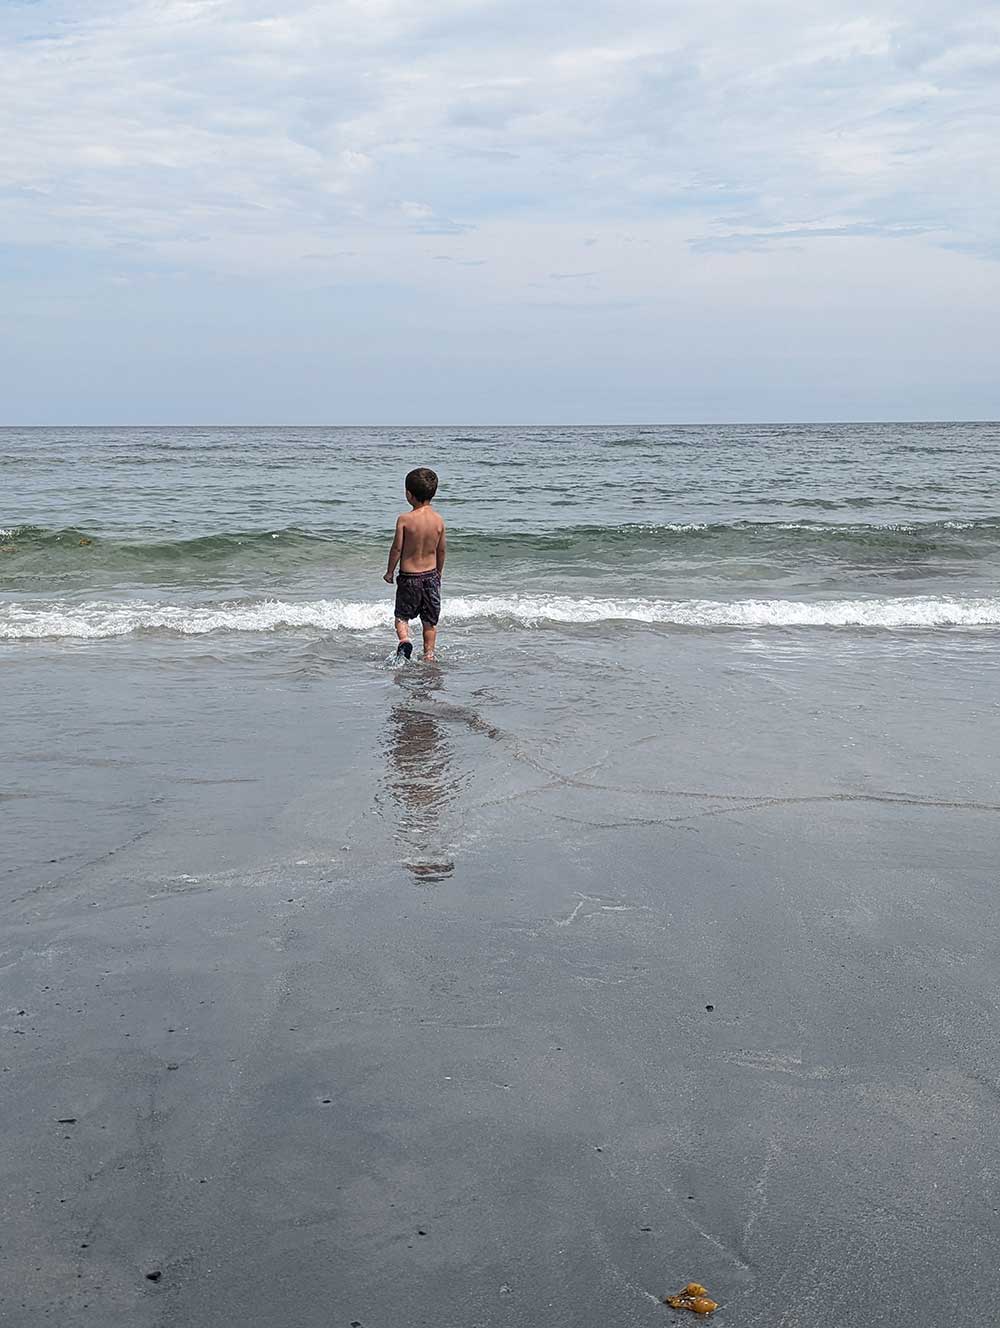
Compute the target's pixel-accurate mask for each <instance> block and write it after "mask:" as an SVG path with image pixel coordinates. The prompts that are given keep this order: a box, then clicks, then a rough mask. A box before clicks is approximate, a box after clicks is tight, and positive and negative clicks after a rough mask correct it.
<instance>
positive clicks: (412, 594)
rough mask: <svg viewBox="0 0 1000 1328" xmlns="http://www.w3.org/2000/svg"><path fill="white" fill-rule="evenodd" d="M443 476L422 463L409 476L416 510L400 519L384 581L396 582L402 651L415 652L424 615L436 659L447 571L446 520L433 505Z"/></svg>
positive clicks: (429, 650) (429, 652) (428, 647)
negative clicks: (415, 624) (413, 635)
mask: <svg viewBox="0 0 1000 1328" xmlns="http://www.w3.org/2000/svg"><path fill="white" fill-rule="evenodd" d="M437 486H438V478H437V476H436V475H435V474H434V472H433V470H428V468H427V467H426V466H419V467H418V468H417V469H416V470H411V471H410V473H409V475H407V477H406V501H407V502H408V503H409V504H410V507H411V508H412V511H409V512H403V513H402V514H401V515H400V516H399V517H398V518H397V519H396V532H395V534H394V535H393V537H392V546H391V548H390V549H389V565H388V567H386V569H385V576H384V577H383V578H382V579H383V581H387V582H388V583H389V584H390V585H392V583H393V581H396V567H397V565H398V566H399V580H398V581H396V605H395V609H394V615H395V623H396V636H397V637H398V638H399V648H398V650H397V651H396V653H397V655H400V656H402V657H403V658H404V659H409V658H410V656H411V654H412V653H413V644H412V642H411V641H410V622H411V621H412V619H414V618H419V619H420V622H421V625H422V627H423V631H424V659H433V658H434V643H435V641H436V640H437V624H438V618H439V617H440V615H441V573H442V572H443V571H444V560H445V557H446V555H447V550H446V548H445V533H444V522H443V521H442V520H441V518H440V516H438V514H437V512H435V511H434V508H433V507H431V499H432V498H433V497H434V495H435V494H436V493H437Z"/></svg>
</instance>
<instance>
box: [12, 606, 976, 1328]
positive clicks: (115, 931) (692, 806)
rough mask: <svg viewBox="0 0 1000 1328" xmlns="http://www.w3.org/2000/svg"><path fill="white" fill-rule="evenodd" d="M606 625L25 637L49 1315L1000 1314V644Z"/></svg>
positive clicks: (491, 1319)
mask: <svg viewBox="0 0 1000 1328" xmlns="http://www.w3.org/2000/svg"><path fill="white" fill-rule="evenodd" d="M90 649H91V650H93V648H90ZM525 649H526V650H530V646H526V647H525ZM562 649H563V653H564V659H565V662H566V667H565V669H564V672H563V673H562V674H561V675H560V676H559V678H558V679H555V680H553V679H552V678H551V677H549V678H548V680H547V683H546V685H545V686H544V687H543V686H542V683H541V681H540V682H539V683H538V685H537V686H528V687H527V688H526V687H525V686H524V685H523V679H524V676H525V674H524V669H525V668H526V667H527V665H526V664H525V662H524V661H523V660H522V661H520V664H519V668H520V670H521V672H520V675H519V677H520V682H518V681H516V679H515V676H514V674H513V672H511V671H510V669H506V670H505V668H504V667H502V661H500V660H498V659H497V658H496V657H493V658H489V657H487V656H486V655H484V656H483V657H482V658H480V659H479V660H478V662H476V661H474V660H472V659H468V660H466V662H465V664H464V666H463V667H462V668H461V669H457V668H451V669H449V668H442V669H439V670H431V669H422V670H421V669H419V668H411V669H410V670H408V671H401V672H398V673H397V672H394V671H392V670H386V669H383V668H380V667H376V666H374V665H372V666H368V667H365V668H360V669H359V668H357V667H355V666H351V667H350V668H348V667H347V665H346V664H345V661H344V659H343V658H342V657H341V656H339V655H338V652H337V651H336V650H335V649H332V648H330V647H329V646H325V645H323V644H322V643H317V644H315V645H304V646H303V647H302V648H301V650H300V651H299V652H298V654H297V661H298V663H297V666H296V667H295V668H291V667H290V666H289V662H288V658H287V652H286V653H285V654H284V655H283V656H282V660H283V664H282V668H281V670H280V671H279V669H278V668H277V667H276V656H275V654H274V653H273V652H272V653H270V654H269V653H268V652H267V651H263V650H261V651H258V652H257V653H256V654H255V655H254V656H252V657H251V656H248V657H247V658H246V659H244V660H243V661H242V664H241V666H240V676H239V686H238V688H235V687H232V688H223V687H221V686H220V681H221V680H222V679H224V678H225V677H227V676H229V675H228V674H227V673H226V671H225V670H223V669H222V668H221V667H220V668H219V669H217V670H214V671H213V669H212V668H211V667H210V666H207V665H206V663H205V661H204V658H203V655H202V653H201V647H200V646H199V645H198V644H197V643H195V644H194V645H192V646H191V647H190V651H189V655H188V657H187V658H186V659H180V660H178V659H176V658H175V657H172V658H173V664H172V665H171V668H169V669H168V668H166V667H165V666H164V661H163V654H164V648H163V647H161V646H159V645H158V644H156V643H155V642H153V643H150V644H148V645H146V646H145V647H141V648H137V649H136V650H135V651H133V652H132V653H131V655H130V656H129V657H128V660H127V662H126V661H124V660H123V659H122V657H121V656H120V655H119V656H115V655H114V650H115V647H114V646H113V645H112V646H109V647H106V648H104V653H103V655H99V656H95V655H93V654H90V655H89V656H88V657H87V660H88V663H87V667H82V657H81V655H80V654H78V653H76V652H74V651H73V650H72V649H70V650H65V651H61V652H60V651H53V652H52V655H51V658H49V659H48V661H47V667H46V671H45V678H46V685H47V687H48V689H49V690H48V693H47V695H46V697H45V698H44V702H45V703H44V706H43V707H41V709H40V708H39V702H38V692H37V686H36V685H35V682H34V681H33V677H32V674H31V671H30V670H28V669H26V668H24V667H19V664H18V660H17V658H16V657H14V656H9V657H8V658H7V661H6V663H5V672H6V689H5V690H6V694H7V696H8V698H9V699H10V701H11V702H12V710H13V716H14V718H13V722H12V724H11V729H10V732H11V735H12V739H13V741H14V742H15V743H16V744H21V743H23V744H24V745H23V746H19V748H18V749H19V750H21V751H22V752H23V753H24V757H23V759H20V760H19V761H18V763H17V766H16V778H8V781H7V784H6V786H5V787H6V789H7V791H8V794H7V800H6V801H5V803H4V806H3V809H2V810H3V814H4V817H5V821H6V824H7V826H8V829H9V831H11V832H12V833H10V835H9V837H8V839H7V844H8V845H9V846H10V847H9V852H10V857H9V858H8V864H7V867H8V869H7V872H6V875H5V878H4V881H5V884H4V903H3V924H4V925H3V950H2V955H0V983H2V991H3V1011H4V1017H3V1036H4V1053H3V1071H4V1074H3V1081H2V1082H3V1088H4V1099H5V1122H6V1132H7V1141H8V1146H7V1148H6V1149H5V1150H4V1175H3V1189H4V1195H5V1204H4V1210H3V1248H4V1251H5V1256H6V1257H5V1261H4V1262H5V1271H4V1289H3V1302H2V1303H3V1315H4V1320H5V1322H9V1323H11V1324H16V1325H18V1328H35V1326H36V1325H41V1324H43V1323H47V1322H59V1323H60V1324H61V1325H65V1326H66V1328H76V1326H77V1325H84V1324H97V1325H100V1328H202V1325H204V1328H209V1325H211V1328H237V1325H239V1326H240V1328H272V1326H274V1325H279V1324H280V1325H282V1326H283V1328H291V1326H292V1325H294V1326H295V1328H330V1326H331V1325H344V1328H349V1326H350V1325H352V1324H355V1325H357V1324H361V1325H363V1326H364V1328H382V1326H388V1325H393V1326H397V1325H404V1324H407V1325H417V1324H428V1325H430V1324H434V1325H443V1326H447V1328H473V1325H482V1326H483V1328H494V1325H502V1324H517V1325H529V1324H531V1325H534V1324H539V1323H544V1324H548V1325H566V1328H569V1326H570V1325H573V1328H581V1326H582V1325H587V1326H588V1328H589V1326H590V1325H593V1328H606V1325H608V1324H609V1323H617V1324H622V1325H625V1324H629V1325H646V1324H649V1325H656V1324H666V1323H670V1322H671V1320H672V1319H677V1318H678V1317H679V1316H677V1315H676V1314H672V1313H671V1312H670V1311H669V1310H667V1309H666V1308H665V1306H664V1305H662V1304H660V1303H658V1298H659V1297H661V1296H662V1295H663V1294H664V1293H665V1292H667V1291H674V1290H676V1289H677V1288H678V1287H679V1286H682V1285H683V1284H684V1283H685V1282H686V1281H688V1280H691V1279H696V1280H698V1281H700V1282H703V1283H704V1284H705V1285H707V1286H708V1287H709V1289H710V1290H711V1292H712V1293H713V1295H714V1296H715V1297H716V1299H717V1300H718V1301H719V1302H720V1303H721V1308H720V1310H719V1311H718V1312H717V1314H716V1316H715V1319H714V1322H717V1323H720V1324H739V1325H743V1326H747V1328H749V1326H751V1325H761V1326H763V1325H775V1324H782V1325H802V1328H827V1326H829V1328H834V1326H835V1325H836V1326H837V1328H844V1326H845V1325H859V1326H860V1325H872V1324H884V1325H893V1326H895V1325H900V1326H901V1325H904V1324H916V1323H919V1324H931V1323H948V1324H953V1325H954V1324H961V1325H965V1324H968V1325H972V1324H982V1323H986V1322H990V1321H991V1316H995V1315H996V1313H997V1312H998V1310H1000V1300H998V1298H997V1282H996V1271H995V1270H996V1259H997V1254H998V1250H1000V1241H998V1236H1000V1224H998V1217H997V1211H996V1196H995V1193H994V1190H995V1186H994V1185H993V1182H992V1180H991V1177H992V1176H993V1174H994V1169H995V1166H996V1161H997V1153H996V1138H997V1129H996V1127H997V1124H998V1111H997V1106H998V1087H997V1078H996V1063H997V1061H996V1049H997V1048H996V1018H997V1003H996V991H995V973H996V964H997V958H998V955H997V945H996V939H995V929H994V928H993V926H992V921H993V912H994V901H993V877H994V875H995V845H996V826H997V818H998V811H997V802H998V801H1000V799H997V796H996V792H995V788H994V787H993V783H992V775H993V771H992V767H993V748H992V745H991V744H990V743H989V742H988V741H987V732H988V730H987V729H986V728H985V724H986V722H987V721H988V720H989V718H990V717H991V716H992V714H993V708H994V706H995V701H994V699H993V696H992V693H991V692H990V691H989V689H988V688H985V687H983V686H981V685H979V684H981V683H983V682H984V681H985V677H986V675H985V673H984V671H983V668H982V660H981V658H980V659H976V660H973V661H971V663H969V664H968V665H967V666H966V667H965V668H964V669H963V666H962V664H961V661H958V662H956V661H952V663H951V666H950V667H949V668H947V669H942V668H941V667H939V666H940V663H941V661H940V659H931V658H925V657H923V656H921V655H919V654H917V655H914V656H911V657H908V660H907V661H903V660H901V659H899V658H892V659H890V657H889V656H887V655H886V649H887V648H886V647H884V646H881V645H879V644H878V643H872V644H870V646H869V647H867V648H865V647H859V648H858V650H857V652H856V654H855V656H854V658H853V659H844V658H841V659H839V660H837V661H831V662H830V663H829V665H824V664H823V663H822V662H821V661H819V660H817V659H816V658H812V659H811V661H810V662H809V663H808V664H807V665H806V664H803V661H802V660H801V659H798V658H797V657H796V653H795V651H789V652H786V653H785V654H784V655H783V654H782V652H780V651H778V652H775V653H774V654H773V655H772V657H770V658H769V659H768V660H767V661H766V662H763V661H760V660H758V659H756V658H754V657H753V655H752V652H750V655H748V653H747V651H746V650H745V649H743V648H742V647H737V646H735V645H732V644H731V645H729V646H722V647H720V645H719V644H718V641H716V642H715V643H714V644H713V643H709V642H706V641H705V640H704V639H700V638H696V637H690V638H687V639H684V638H675V639H674V642H673V645H672V651H673V654H672V661H673V666H674V669H673V681H672V682H671V684H670V687H669V689H668V691H667V692H666V693H661V694H658V695H657V696H656V697H651V698H650V701H649V705H648V706H647V708H646V709H645V711H644V712H642V711H640V710H639V709H638V708H637V707H635V706H632V705H628V706H623V707H622V708H621V709H619V710H616V711H615V713H614V714H613V715H605V716H603V717H601V716H599V715H596V714H595V716H594V717H593V722H592V723H591V724H589V725H580V723H579V722H578V721H579V713H580V705H581V704H582V699H583V698H584V697H585V696H586V695H587V694H588V689H592V688H593V687H594V686H595V683H596V682H597V681H598V679H599V669H600V664H599V660H598V649H597V646H596V645H595V644H594V643H593V642H591V643H589V644H588V642H587V641H586V639H585V638H584V637H582V636H580V635H577V636H576V637H574V636H572V634H570V635H568V636H566V637H565V638H564V640H563V646H562ZM662 649H663V640H662V638H660V637H657V635H656V634H655V633H652V632H650V633H646V634H645V635H643V636H640V637H636V638H634V639H633V640H632V642H631V644H630V650H631V651H632V655H633V658H632V663H633V665H634V666H635V668H636V671H637V676H639V677H641V676H642V671H643V669H644V668H652V667H654V662H655V660H656V659H657V658H658V656H659V654H660V652H661V651H662ZM574 661H575V662H574ZM98 664H99V667H98ZM890 664H891V667H890ZM803 668H808V670H809V671H810V678H811V683H812V686H811V688H810V689H809V691H808V692H802V691H801V690H800V691H793V690H792V682H793V680H795V679H796V678H799V679H800V680H801V674H802V670H803ZM279 675H280V676H279ZM35 677H36V678H37V675H35ZM977 680H979V683H977ZM112 694H113V695H115V696H117V697H118V698H119V704H118V705H117V707H116V709H115V712H114V714H113V715H112V714H111V712H110V710H109V709H108V707H107V706H106V705H104V706H102V704H101V698H102V697H103V698H106V697H108V696H109V695H112ZM957 695H960V696H961V705H960V706H955V705H952V704H951V702H950V701H949V698H954V697H955V696H957ZM820 696H822V698H823V700H822V703H819V702H818V701H817V698H818V697H820ZM181 698H183V711H182V710H181V707H180V701H181ZM918 700H919V702H920V703H921V704H922V705H923V707H924V709H925V711H926V710H927V709H928V708H930V709H931V710H932V711H934V712H935V713H938V714H942V715H944V714H948V715H949V724H950V726H951V727H950V731H951V734H952V737H953V742H952V743H951V744H949V746H948V747H947V748H942V749H941V750H940V751H938V752H937V753H936V754H935V756H934V759H933V760H931V759H929V756H928V753H927V752H926V751H925V750H924V744H925V742H926V737H925V733H926V730H925V729H923V728H922V726H921V724H920V723H919V722H917V720H916V715H917V709H916V707H917V702H918ZM248 713H249V714H252V715H253V716H254V722H253V725H252V729H248V726H247V724H246V716H247V714H248ZM40 714H41V715H44V716H47V718H43V719H40V718H39V715H40ZM29 730H30V733H31V734H32V735H33V737H32V739H31V741H30V742H29V740H28V734H29ZM977 734H978V735H979V736H978V737H977ZM706 735H711V742H706V740H705V736H706ZM12 773H13V772H12V771H8V774H9V775H11V774H12ZM11 793H13V795H14V796H10V794H11ZM962 1288H965V1290H961V1289H962Z"/></svg>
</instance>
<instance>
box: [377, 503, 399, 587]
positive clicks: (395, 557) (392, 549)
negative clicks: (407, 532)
mask: <svg viewBox="0 0 1000 1328" xmlns="http://www.w3.org/2000/svg"><path fill="white" fill-rule="evenodd" d="M402 556H403V518H402V517H401V516H398V517H397V518H396V533H395V535H393V537H392V544H391V545H390V546H389V566H388V567H387V568H386V571H385V576H384V577H383V578H382V580H383V581H387V582H388V583H389V585H390V586H391V585H392V583H393V580H394V579H395V574H396V564H397V563H398V562H399V560H400V558H401V557H402Z"/></svg>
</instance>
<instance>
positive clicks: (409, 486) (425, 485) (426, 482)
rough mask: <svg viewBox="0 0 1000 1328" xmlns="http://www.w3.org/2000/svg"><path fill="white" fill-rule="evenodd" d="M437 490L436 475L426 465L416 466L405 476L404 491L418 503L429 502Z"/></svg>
mask: <svg viewBox="0 0 1000 1328" xmlns="http://www.w3.org/2000/svg"><path fill="white" fill-rule="evenodd" d="M437 491H438V477H437V476H436V475H435V474H434V472H433V470H428V469H427V467H426V466H418V467H417V468H416V470H411V471H410V473H409V475H407V477H406V492H407V493H408V494H409V496H410V497H411V498H415V499H416V500H417V502H418V503H429V502H430V500H431V499H432V498H433V497H434V495H435V494H436V493H437Z"/></svg>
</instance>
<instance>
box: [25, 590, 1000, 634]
mask: <svg viewBox="0 0 1000 1328" xmlns="http://www.w3.org/2000/svg"><path fill="white" fill-rule="evenodd" d="M390 616H391V613H390V606H389V604H388V603H387V601H385V600H378V601H361V602H353V601H349V600H335V599H320V600H307V601H302V602H294V601H283V600H275V599H265V600H254V601H228V602H225V603H219V604H191V605H178V604H155V603H143V602H137V601H129V602H125V603H122V602H119V603H113V602H107V601H90V602H87V603H80V604H75V605H71V604H66V603H60V604H55V603H53V604H43V605H30V604H25V603H13V604H6V605H4V606H3V607H2V608H0V640H6V641H30V640H101V639H110V638H114V637H128V636H135V635H137V634H144V633H161V634H170V635H176V636H207V635H210V634H212V633H262V632H281V631H294V630H303V631H310V632H323V633H333V632H365V631H370V630H372V629H373V628H378V627H385V626H388V624H389V620H390ZM443 619H444V620H445V621H446V622H453V623H461V622H477V621H479V622H492V623H495V624H498V625H503V626H507V627H522V628H535V627H545V626H559V625H566V626H572V625H588V624H589V625H593V624H600V623H612V622H634V623H646V624H651V625H659V626H664V627H681V628H708V629H710V628H729V629H764V628H852V627H853V628H869V629H882V630H900V629H910V630H923V629H931V628H942V627H960V628H962V627H965V628H969V627H1000V598H995V597H979V598H932V597H918V596H911V597H896V598H871V599H836V600H812V601H798V600H788V599H744V600H733V601H717V600H706V599H689V600H661V599H599V598H573V597H570V596H565V595H510V596H468V597H466V596H457V597H455V598H452V599H448V600H446V601H445V604H444V609H443Z"/></svg>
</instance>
